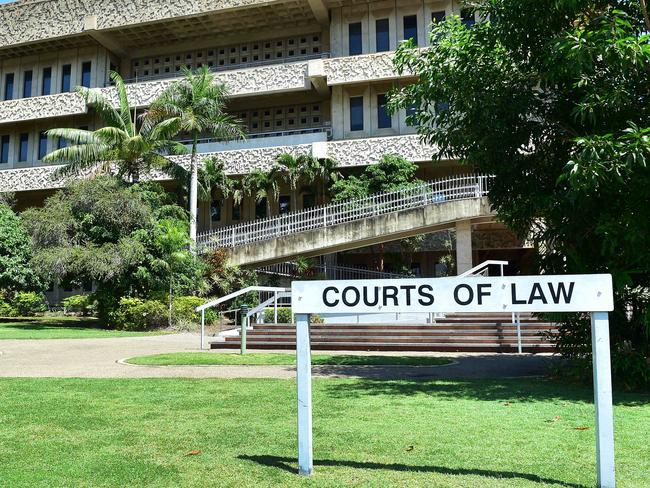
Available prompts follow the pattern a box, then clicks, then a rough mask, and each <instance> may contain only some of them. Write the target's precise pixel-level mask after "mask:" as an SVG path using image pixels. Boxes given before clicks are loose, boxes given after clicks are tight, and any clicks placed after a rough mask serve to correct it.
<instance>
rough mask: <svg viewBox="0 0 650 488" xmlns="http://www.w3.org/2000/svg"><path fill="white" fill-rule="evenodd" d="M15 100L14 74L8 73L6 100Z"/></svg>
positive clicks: (6, 77)
mask: <svg viewBox="0 0 650 488" xmlns="http://www.w3.org/2000/svg"><path fill="white" fill-rule="evenodd" d="M13 98H14V74H13V73H7V76H5V100H11V99H13Z"/></svg>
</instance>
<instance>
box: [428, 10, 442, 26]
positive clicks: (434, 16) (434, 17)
mask: <svg viewBox="0 0 650 488" xmlns="http://www.w3.org/2000/svg"><path fill="white" fill-rule="evenodd" d="M443 20H445V11H444V10H438V11H437V12H431V22H434V23H436V24H437V23H438V22H442V21H443Z"/></svg>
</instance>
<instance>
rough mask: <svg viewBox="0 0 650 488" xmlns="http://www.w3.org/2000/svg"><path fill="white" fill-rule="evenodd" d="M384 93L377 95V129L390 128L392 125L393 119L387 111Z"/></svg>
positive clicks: (386, 99)
mask: <svg viewBox="0 0 650 488" xmlns="http://www.w3.org/2000/svg"><path fill="white" fill-rule="evenodd" d="M387 102H388V98H387V97H386V94H385V93H384V94H381V95H377V127H378V128H379V129H390V128H391V127H393V120H392V117H391V116H390V113H389V112H388V108H387V107H386V103H387Z"/></svg>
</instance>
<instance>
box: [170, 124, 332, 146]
mask: <svg viewBox="0 0 650 488" xmlns="http://www.w3.org/2000/svg"><path fill="white" fill-rule="evenodd" d="M321 132H325V133H327V140H330V139H331V138H332V127H331V126H330V125H322V126H319V127H305V128H304V129H294V130H281V131H274V132H253V133H248V134H246V139H265V138H267V137H284V136H296V135H301V134H318V133H321ZM178 142H180V143H181V144H186V145H190V144H192V139H181V140H180V141H178ZM196 142H197V144H214V143H222V142H226V141H223V140H221V139H217V138H214V137H202V138H200V139H198V140H197V141H196Z"/></svg>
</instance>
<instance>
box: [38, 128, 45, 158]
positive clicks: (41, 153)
mask: <svg viewBox="0 0 650 488" xmlns="http://www.w3.org/2000/svg"><path fill="white" fill-rule="evenodd" d="M46 154H47V134H45V132H41V133H40V134H39V136H38V159H39V160H41V159H43V158H44V157H45V155H46Z"/></svg>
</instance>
